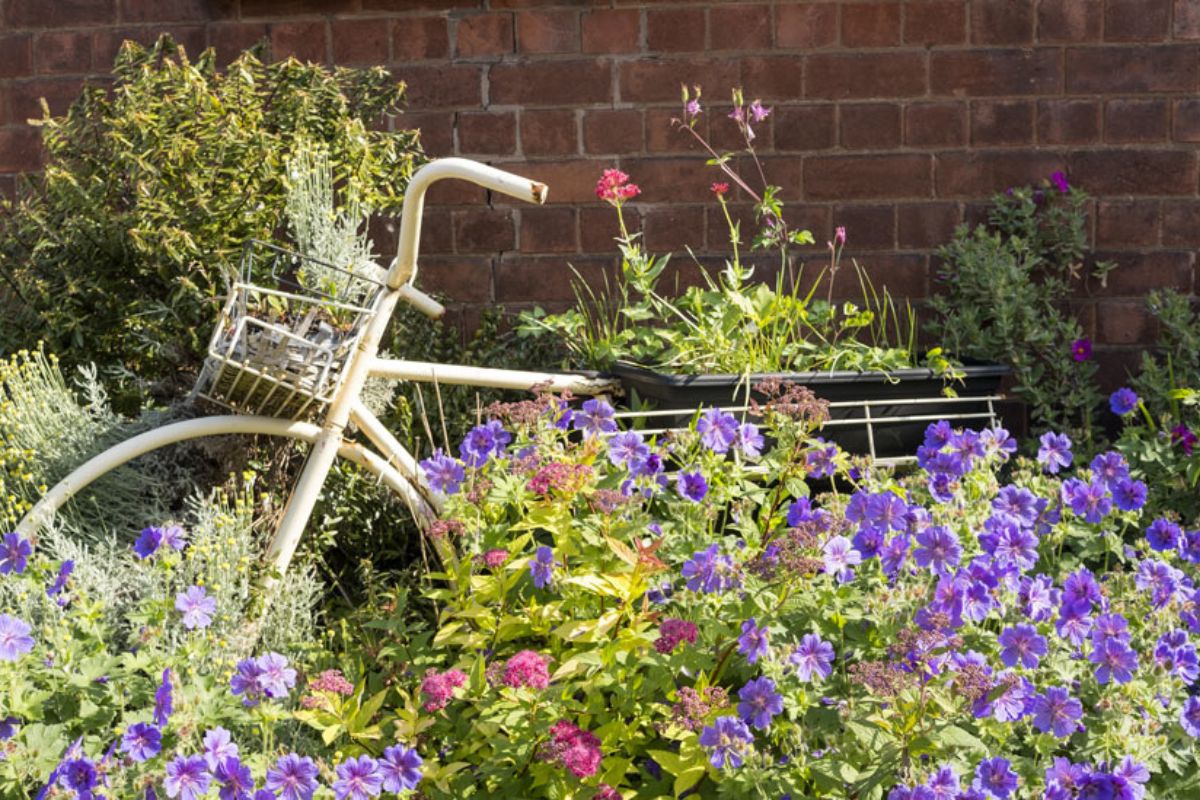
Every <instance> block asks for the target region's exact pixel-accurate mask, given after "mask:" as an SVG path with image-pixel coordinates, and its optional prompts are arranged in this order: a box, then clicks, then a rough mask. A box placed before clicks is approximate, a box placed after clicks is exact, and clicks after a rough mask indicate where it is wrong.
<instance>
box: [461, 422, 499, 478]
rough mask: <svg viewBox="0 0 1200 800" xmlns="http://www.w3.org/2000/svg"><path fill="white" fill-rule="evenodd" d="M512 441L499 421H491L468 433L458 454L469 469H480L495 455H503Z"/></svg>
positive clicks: (477, 426)
mask: <svg viewBox="0 0 1200 800" xmlns="http://www.w3.org/2000/svg"><path fill="white" fill-rule="evenodd" d="M511 441H512V435H511V434H510V433H509V432H508V431H506V430H504V426H503V425H501V424H500V422H499V421H498V420H490V421H488V422H485V423H484V424H482V425H476V426H475V427H474V428H472V429H471V430H470V431H469V432H468V433H467V435H466V436H465V437H464V438H463V440H462V443H461V444H460V445H459V446H458V454H459V457H461V458H462V460H463V463H464V464H466V465H467V466H468V467H474V468H479V467H482V466H483V465H484V464H486V463H487V462H488V459H489V458H491V457H492V456H493V455H497V456H498V455H500V454H502V453H503V452H504V448H505V447H506V446H507V445H508V443H509V442H511Z"/></svg>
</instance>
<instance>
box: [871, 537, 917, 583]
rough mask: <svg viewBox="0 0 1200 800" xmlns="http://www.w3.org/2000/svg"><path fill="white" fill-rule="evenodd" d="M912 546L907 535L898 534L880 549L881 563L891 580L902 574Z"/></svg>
mask: <svg viewBox="0 0 1200 800" xmlns="http://www.w3.org/2000/svg"><path fill="white" fill-rule="evenodd" d="M911 544H912V542H910V541H909V538H908V535H907V534H903V533H897V534H896V535H895V536H893V537H892V538H891V539H888V540H887V541H885V542H884V543H883V545H882V546H881V547H880V548H879V563H880V565H882V566H883V572H884V574H885V575H887V576H888V577H889V578H895V577H896V575H898V574H899V573H900V569H901V568H902V567H903V566H904V562H905V561H906V560H907V559H908V548H909V547H910V546H911Z"/></svg>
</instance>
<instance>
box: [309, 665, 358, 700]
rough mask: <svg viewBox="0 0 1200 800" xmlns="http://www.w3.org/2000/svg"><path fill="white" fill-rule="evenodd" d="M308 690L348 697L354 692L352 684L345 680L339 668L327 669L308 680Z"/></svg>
mask: <svg viewBox="0 0 1200 800" xmlns="http://www.w3.org/2000/svg"><path fill="white" fill-rule="evenodd" d="M308 690H309V691H310V692H333V693H334V694H340V695H344V696H346V697H349V696H350V695H352V694H354V684H353V683H351V682H350V681H348V680H346V676H345V675H343V674H342V671H341V670H340V669H327V670H325V671H324V672H322V673H321V674H320V675H318V676H317V677H315V678H311V679H309V681H308Z"/></svg>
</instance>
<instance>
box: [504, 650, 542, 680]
mask: <svg viewBox="0 0 1200 800" xmlns="http://www.w3.org/2000/svg"><path fill="white" fill-rule="evenodd" d="M502 680H503V682H504V685H505V686H511V687H512V688H513V689H519V688H521V687H522V686H528V687H529V688H530V689H545V688H546V687H547V686H549V685H550V669H549V667H548V665H547V663H546V659H545V658H543V657H542V656H540V655H539V654H537V653H535V652H534V651H532V650H522V651H521V652H519V653H517V654H516V655H515V656H513V657H512V658H510V659H509V660H508V663H507V664H505V665H504V677H503V678H502Z"/></svg>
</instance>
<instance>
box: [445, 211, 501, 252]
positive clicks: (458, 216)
mask: <svg viewBox="0 0 1200 800" xmlns="http://www.w3.org/2000/svg"><path fill="white" fill-rule="evenodd" d="M451 219H452V222H453V225H454V250H455V252H458V253H490V252H494V251H496V250H512V249H514V248H515V247H516V238H515V237H516V234H515V233H514V230H513V218H512V212H511V211H501V210H499V209H495V208H468V209H463V210H461V211H455V212H454V213H453V214H452V215H451Z"/></svg>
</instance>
